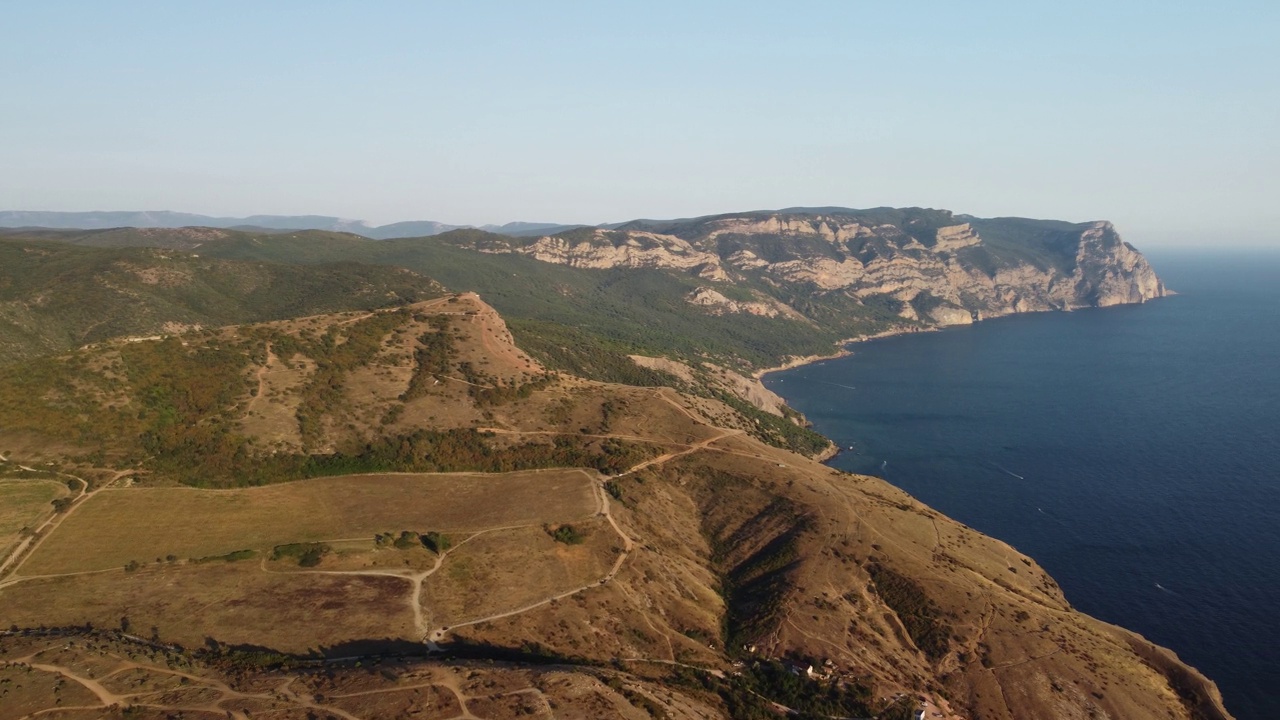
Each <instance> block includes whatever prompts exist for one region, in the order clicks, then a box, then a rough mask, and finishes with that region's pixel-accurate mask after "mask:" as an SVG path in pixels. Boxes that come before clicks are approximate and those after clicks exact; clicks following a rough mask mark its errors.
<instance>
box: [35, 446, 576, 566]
mask: <svg viewBox="0 0 1280 720" xmlns="http://www.w3.org/2000/svg"><path fill="white" fill-rule="evenodd" d="M595 510H596V500H595V496H594V493H593V491H592V480H591V478H590V476H588V475H587V473H585V472H583V471H581V470H545V471H528V472H516V473H505V474H493V475H483V474H465V473H459V474H437V475H418V474H385V475H359V476H343V477H331V478H313V479H310V480H299V481H296V482H291V483H284V484H280V485H272V486H267V487H259V488H245V489H236V490H201V489H193V488H123V489H108V490H104V491H102V492H100V493H98V494H97V495H95V496H94V497H92V498H90V499H89V500H87V501H86V502H85V503H84V505H83V506H82V507H80V508H78V509H77V510H76V512H75V513H73V514H72V515H71V516H70V517H68V518H67V519H66V520H65V521H64V522H63V524H62V526H61V527H59V528H58V531H57V532H56V533H54V534H53V535H51V536H50V537H49V538H48V539H47V540H46V541H45V542H44V543H42V544H41V545H40V546H39V548H38V549H36V551H35V552H34V553H33V554H32V555H31V557H30V559H29V560H28V561H27V562H26V564H24V565H23V566H22V568H21V569H20V571H19V573H20V575H22V576H25V577H31V576H37V575H54V574H61V573H73V572H85V571H94V570H105V569H109V568H120V567H123V566H124V565H125V564H127V563H129V562H131V561H136V562H139V563H151V562H155V561H156V560H157V559H165V558H167V557H168V556H169V555H173V556H176V557H177V558H178V559H183V560H185V559H198V558H204V557H209V556H216V555H223V554H226V553H229V552H233V551H236V550H242V549H254V550H260V551H265V550H270V548H271V547H273V546H275V545H280V544H286V543H297V542H313V541H320V540H340V539H348V538H364V537H367V538H369V539H372V537H373V535H374V534H375V533H379V532H399V531H401V530H414V531H418V532H428V531H440V532H461V531H466V530H482V529H487V528H493V527H501V526H507V525H540V524H542V523H558V522H569V521H573V520H579V519H582V518H584V517H587V516H590V515H591V514H592V513H594V512H595Z"/></svg>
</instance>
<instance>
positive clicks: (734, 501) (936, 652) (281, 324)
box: [0, 295, 1227, 720]
mask: <svg viewBox="0 0 1280 720" xmlns="http://www.w3.org/2000/svg"><path fill="white" fill-rule="evenodd" d="M0 398H2V399H4V403H3V404H2V405H0V442H3V443H4V444H5V446H6V447H7V448H10V449H11V454H10V458H9V462H10V463H22V464H24V465H26V466H27V467H46V468H50V469H51V470H56V471H57V472H60V473H62V475H55V476H54V477H57V478H60V479H62V480H67V479H71V478H87V481H85V482H84V483H83V489H82V486H81V484H80V481H79V480H72V481H71V483H69V484H72V485H75V489H76V490H77V491H79V494H78V495H75V496H74V497H72V498H71V499H70V502H69V505H67V506H64V507H63V509H62V512H61V514H57V515H56V516H55V517H54V518H53V520H51V521H50V522H49V523H48V524H46V525H44V526H39V530H38V531H37V532H35V533H34V534H31V535H28V536H26V537H29V538H31V539H30V540H29V541H28V542H27V544H26V545H25V546H23V545H18V550H17V551H16V553H15V554H12V555H10V559H5V560H0V562H3V563H4V567H2V568H0V572H2V573H5V574H4V576H3V577H0V626H8V625H10V624H16V625H18V626H19V627H36V626H39V625H45V626H59V627H65V626H77V627H83V626H86V625H92V626H93V627H116V626H122V627H125V629H126V630H127V629H128V628H129V627H141V628H147V627H150V628H153V629H152V633H153V634H154V635H156V636H157V637H158V638H159V639H160V640H161V641H163V642H178V643H180V644H182V645H184V646H187V647H195V646H204V647H208V648H213V649H219V648H228V649H234V648H237V647H239V648H242V649H243V650H241V652H252V653H256V654H251V655H245V656H237V655H236V654H235V652H234V651H232V652H228V653H226V654H225V655H223V654H221V651H219V653H217V654H214V655H213V656H212V657H215V658H218V657H227V658H231V659H234V658H236V657H244V658H245V660H244V662H246V664H248V667H249V670H248V672H250V673H252V674H254V676H256V677H258V678H259V682H261V683H264V684H266V685H267V686H269V687H275V686H277V685H278V684H279V683H280V682H283V681H284V679H286V678H288V677H289V673H290V672H291V671H290V670H288V669H287V668H286V667H281V666H284V665H288V664H290V661H289V658H288V657H285V656H286V655H296V656H313V657H314V656H316V655H329V656H331V657H341V656H350V655H352V654H355V651H354V648H361V649H362V652H372V653H374V658H365V660H366V661H367V662H369V664H370V665H371V666H374V667H377V666H378V663H380V662H382V660H381V658H379V654H380V653H395V652H404V651H406V650H416V651H417V652H426V651H427V650H428V649H429V648H431V647H437V646H438V647H440V648H443V649H444V650H446V651H448V652H450V653H456V654H457V655H458V656H460V657H476V658H482V659H490V660H495V659H499V660H504V661H507V662H508V663H509V664H507V665H503V666H502V668H503V670H504V671H512V672H517V671H518V672H524V671H531V670H532V665H531V663H533V662H535V661H539V662H547V661H554V662H555V663H556V668H557V671H559V672H569V673H580V674H582V675H583V676H584V677H589V676H591V674H592V673H595V672H598V671H600V672H605V673H607V676H608V677H613V678H614V679H615V680H616V681H617V682H619V683H622V685H620V686H619V687H632V688H650V689H652V690H656V689H657V688H662V690H661V693H662V698H663V703H662V706H663V707H665V708H667V709H666V710H664V711H663V712H665V713H667V714H669V715H671V716H673V717H681V716H690V717H693V716H701V717H707V716H711V717H734V718H742V717H747V718H754V717H759V718H765V717H769V716H770V713H771V712H774V710H771V709H770V708H771V706H770V704H769V703H770V702H777V703H781V704H782V705H784V706H786V707H789V708H793V709H796V710H799V711H805V712H809V713H811V714H813V715H818V716H828V715H836V716H856V717H867V716H871V715H878V716H880V717H886V718H890V717H895V718H896V717H903V716H905V714H906V713H907V712H909V711H911V710H914V709H915V706H916V705H917V703H916V702H915V701H914V698H916V697H924V698H926V699H927V700H928V701H929V702H930V703H931V707H937V708H940V710H939V711H938V712H945V713H947V717H983V718H1009V719H1011V720H1012V719H1014V718H1027V717H1081V718H1083V717H1109V718H1137V719H1139V720H1143V719H1145V718H1152V719H1155V718H1169V717H1172V718H1225V717H1227V715H1226V713H1225V711H1223V710H1222V709H1221V702H1220V698H1219V697H1218V695H1217V691H1216V688H1214V686H1213V684H1212V683H1211V682H1209V681H1207V680H1205V679H1204V678H1203V677H1202V676H1200V675H1199V674H1198V673H1196V672H1195V671H1194V670H1193V669H1191V668H1189V667H1187V666H1185V665H1183V664H1182V663H1180V662H1178V660H1177V659H1176V658H1175V657H1174V656H1173V655H1172V654H1171V653H1169V652H1168V651H1165V650H1163V649H1160V648H1157V647H1155V646H1152V645H1151V644H1150V643H1148V642H1146V641H1145V640H1143V639H1142V638H1140V637H1138V636H1136V635H1134V634H1132V633H1129V632H1127V631H1124V630H1122V629H1119V628H1115V627H1113V626H1109V625H1106V624H1104V623H1101V622H1098V621H1096V620H1094V619H1092V618H1089V617H1087V616H1084V615H1082V614H1080V613H1078V612H1076V611H1074V610H1073V609H1072V608H1071V607H1070V605H1069V604H1068V603H1067V601H1066V599H1064V598H1063V597H1062V594H1061V592H1060V591H1059V589H1058V588H1057V586H1056V584H1055V583H1054V582H1053V581H1052V579H1051V578H1049V577H1048V576H1047V575H1046V574H1045V573H1044V571H1043V570H1042V569H1041V568H1039V567H1038V566H1037V565H1036V564H1035V562H1034V561H1032V560H1031V559H1029V558H1027V557H1025V556H1023V555H1021V554H1020V553H1018V552H1017V551H1016V550H1014V549H1013V548H1010V547H1009V546H1007V545H1005V544H1004V543H1001V542H998V541H996V540H993V539H991V538H987V537H985V536H983V535H981V534H979V533H977V532H976V531H974V530H972V529H970V528H967V527H964V526H962V525H960V524H958V523H956V522H954V521H952V520H949V519H947V518H945V517H943V516H941V515H939V514H938V513H936V512H935V511H933V510H931V509H930V508H928V507H926V506H923V505H921V504H920V503H918V502H916V501H914V500H912V499H911V498H909V497H908V496H906V495H905V494H904V493H902V492H901V491H899V490H897V489H895V488H893V487H891V486H889V485H888V484H887V483H885V482H884V481H882V480H879V479H876V478H870V477H862V476H853V475H848V474H845V473H841V472H838V471H835V470H832V469H831V468H828V467H825V466H823V465H821V464H819V463H816V462H813V461H810V460H807V459H805V458H803V457H801V456H798V455H795V454H792V453H789V452H787V451H785V450H781V449H778V448H775V447H770V446H768V445H765V444H763V443H761V442H759V441H758V440H756V439H754V438H753V437H751V435H750V434H749V432H748V431H749V430H750V428H751V426H752V424H753V423H752V421H751V419H750V418H748V417H745V416H743V415H741V414H740V413H738V412H737V411H736V410H735V409H734V408H733V407H732V406H730V405H727V404H726V403H724V402H721V401H719V400H717V399H715V398H707V397H696V396H691V395H687V394H682V393H679V392H676V391H674V390H672V389H669V388H641V387H631V386H625V385H617V384H608V383H598V382H591V381H586V380H582V379H579V378H574V377H570V376H566V375H553V374H548V373H546V372H544V369H543V368H542V367H540V366H539V365H538V364H537V363H536V362H535V361H534V360H533V359H532V358H530V357H529V356H527V355H526V354H524V353H523V352H522V351H521V350H520V349H519V348H518V347H515V346H514V345H512V343H511V337H510V335H509V334H508V333H507V330H506V327H505V325H504V323H503V321H502V318H501V317H500V316H499V315H498V314H497V313H496V312H494V310H493V309H492V308H491V307H489V306H487V305H486V304H485V303H483V302H482V301H481V300H480V299H479V298H478V297H476V296H473V295H453V296H447V297H442V298H438V299H436V300H432V301H427V302H423V303H417V304H414V305H411V306H407V307H404V308H398V309H389V310H385V311H380V312H372V313H369V312H360V313H343V314H337V315H329V316H315V317H309V318H302V319H298V320H286V321H278V322H273V323H266V324H260V325H252V326H241V327H227V328H221V329H219V330H217V331H213V332H211V331H202V332H193V333H187V334H184V335H181V336H176V337H172V338H167V339H163V340H154V341H142V342H134V343H127V342H116V343H108V344H104V345H102V346H100V347H95V348H89V349H85V350H82V351H78V352H76V353H73V354H70V355H68V356H65V357H61V358H57V359H54V360H50V361H45V362H42V363H40V364H39V365H38V366H36V365H32V366H31V367H28V368H25V369H24V368H17V367H14V368H9V369H7V371H6V372H4V373H0ZM44 462H53V463H55V464H54V465H53V466H52V467H50V466H46V465H37V463H44ZM5 467H6V468H8V467H12V466H11V465H6V466H5ZM24 472H26V471H24ZM32 474H33V476H40V475H39V473H34V472H33V473H32ZM32 479H37V477H33V478H32ZM178 483H181V484H183V485H186V486H187V487H178V486H176V485H177V484H178ZM259 485H266V486H265V487H260V486H259ZM204 486H212V487H213V488H214V489H201V488H202V487H204ZM193 523H195V524H196V525H197V526H198V527H199V528H200V530H199V532H192V530H191V529H192V527H193ZM14 541H15V542H18V543H21V542H22V540H21V539H19V538H17V537H15V538H14ZM15 558H16V559H15ZM122 618H124V619H122ZM271 653H283V654H285V655H279V654H276V655H273V654H271ZM252 658H258V659H259V661H256V662H255V661H253V660H252ZM271 658H275V659H276V660H275V661H274V662H275V663H276V664H275V666H274V667H275V668H277V669H272V667H273V666H272V664H271V662H272V661H271ZM50 662H53V661H50ZM54 664H57V663H54ZM263 667H266V668H267V669H262V668H263ZM436 667H438V668H440V669H450V668H455V667H464V668H465V666H458V665H451V664H450V663H449V662H447V661H442V662H441V663H440V664H439V665H437V666H436ZM791 667H794V668H796V669H797V672H798V674H794V675H793V674H791V672H790V671H789V669H788V668H791ZM255 668H257V669H255ZM809 668H812V671H809ZM377 675H378V673H374V672H370V673H369V676H370V678H371V680H372V682H374V683H376V684H377V686H378V687H377V688H376V689H378V690H379V691H380V692H381V691H386V690H389V689H391V688H394V687H395V682H396V677H397V673H394V672H393V673H391V674H390V675H389V676H388V675H386V674H383V675H382V679H378V677H377ZM601 677H603V676H601ZM580 690H581V688H580V687H575V686H574V685H573V684H572V683H571V684H562V685H554V686H541V687H540V692H541V693H543V694H545V695H546V697H548V698H549V699H550V701H551V702H552V703H556V704H561V703H565V704H568V705H570V706H572V702H573V699H574V698H575V697H578V695H577V693H578V692H579V691H580ZM635 692H640V690H635ZM897 693H908V699H907V701H906V702H905V704H904V703H898V702H894V701H893V700H892V698H893V697H894V696H895V694H897ZM475 694H479V693H475ZM323 695H325V696H326V697H327V696H330V695H342V693H341V692H340V691H335V690H332V689H327V690H325V691H324V693H323ZM377 697H378V693H370V694H368V695H362V696H360V698H363V699H360V698H347V700H348V701H349V702H353V703H361V702H363V703H370V704H368V705H359V704H357V705H348V706H347V707H348V708H349V709H350V710H351V711H352V712H355V713H356V714H357V716H361V717H364V716H377V715H378V712H379V711H378V710H377V708H378V707H379V706H377V705H376V704H373V703H375V701H376V699H377ZM633 699H634V698H633ZM635 702H636V703H638V704H641V705H643V703H640V701H639V700H638V699H635ZM682 706H683V707H686V708H694V707H696V708H698V712H694V711H692V710H689V711H688V712H687V713H686V712H685V711H681V710H679V709H678V708H679V707H682ZM655 707H656V706H655ZM521 711H522V707H521V708H517V707H511V708H508V709H505V710H504V709H502V708H499V707H494V708H492V709H487V710H486V712H484V713H483V716H486V717H495V718H506V717H516V716H518V713H519V712H521ZM597 712H598V713H599V712H606V711H605V710H603V709H601V710H598V711H597ZM618 712H623V711H621V710H620V711H618ZM255 714H256V710H255ZM587 716H590V714H589V713H588V714H586V715H584V717H587ZM636 717H638V718H639V717H643V715H642V714H641V715H637V716H636Z"/></svg>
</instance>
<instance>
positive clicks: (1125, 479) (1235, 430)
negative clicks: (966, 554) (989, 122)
mask: <svg viewBox="0 0 1280 720" xmlns="http://www.w3.org/2000/svg"><path fill="white" fill-rule="evenodd" d="M1148 255H1149V257H1151V259H1152V262H1153V264H1154V265H1155V267H1156V270H1157V272H1158V273H1159V274H1160V276H1161V277H1162V278H1163V279H1164V280H1165V283H1166V285H1167V286H1169V287H1171V288H1173V289H1174V290H1176V291H1178V292H1179V293H1180V294H1179V295H1178V296H1176V297H1171V298H1167V299H1162V300H1157V301H1153V302H1149V303H1147V304H1144V305H1132V306H1121V307H1114V308H1106V309H1099V310H1083V311H1078V312H1072V313H1037V314H1032V315H1020V316H1015V317H1009V318H1001V319H997V320H990V321H986V322H982V323H978V324H976V325H974V326H971V327H963V328H952V329H947V330H944V331H941V332H936V333H921V334H917V335H907V336H897V337H891V338H884V339H881V340H875V341H870V342H867V343H860V344H856V345H854V346H852V349H853V351H854V354H853V355H852V356H849V357H845V358H840V359H837V360H830V361H826V362H822V363H818V364H814V365H809V366H805V367H801V368H797V369H795V370H790V371H786V372H781V373H776V374H773V375H770V376H768V377H767V378H766V381H765V383H766V385H768V386H769V387H770V388H771V389H772V390H774V391H775V392H777V393H779V394H780V395H782V396H784V397H785V398H786V399H787V400H788V401H789V402H790V403H791V404H792V405H793V406H794V407H795V408H796V409H798V410H800V411H801V412H803V413H805V414H806V415H807V416H808V417H809V419H810V420H811V421H813V423H814V425H815V427H816V429H817V430H819V431H820V432H822V433H823V434H825V435H826V436H828V437H830V438H832V439H834V440H835V441H836V442H838V443H840V445H841V447H842V448H849V447H850V446H852V447H853V450H848V449H845V450H844V451H843V452H842V453H841V454H840V455H839V456H837V457H836V458H834V459H833V460H832V461H831V464H832V465H833V466H835V467H838V468H840V469H842V470H848V471H851V472H859V473H866V474H870V475H878V476H880V477H883V478H885V479H886V480H888V481H889V482H891V483H893V484H895V485H897V486H899V487H901V488H903V489H904V490H906V491H908V492H910V493H911V494H912V495H914V496H915V497H917V498H919V499H920V500H922V501H924V502H926V503H928V504H929V505H931V506H933V507H935V508H937V509H938V510H940V511H942V512H944V513H946V514H947V515H950V516H951V517H953V518H955V519H957V520H959V521H961V522H963V523H965V524H967V525H970V526H971V527H974V528H976V529H978V530H981V531H982V532H985V533H987V534H989V535H992V536H995V537H997V538H1000V539H1001V540H1004V541H1006V542H1008V543H1010V544H1011V545H1013V546H1014V547H1016V548H1018V549H1019V550H1021V551H1023V552H1025V553H1027V554H1028V555H1030V556H1032V557H1034V558H1035V559H1036V560H1037V561H1039V562H1040V564H1041V565H1043V566H1044V567H1045V569H1046V570H1048V571H1049V573H1050V574H1051V575H1053V576H1054V578H1055V579H1057V580H1058V582H1059V584H1060V585H1061V586H1062V588H1063V590H1064V592H1065V593H1066V596H1067V599H1068V600H1069V601H1070V602H1071V603H1072V604H1073V605H1074V606H1075V607H1076V608H1078V609H1080V610H1082V611H1084V612H1086V613H1089V614H1091V615H1093V616H1095V617H1098V618H1101V619H1103V620H1106V621H1108V622H1113V623H1116V624H1118V625H1122V626H1124V627H1127V628H1129V629H1131V630H1135V631H1137V632H1139V633H1141V634H1143V635H1144V636H1146V637H1147V638H1148V639H1150V640H1152V641H1154V642H1157V643H1159V644H1161V645H1164V646H1166V647H1169V648H1172V649H1173V650H1174V651H1176V652H1177V653H1178V655H1179V656H1180V657H1181V658H1182V659H1183V660H1185V661H1187V662H1189V663H1190V664H1192V665H1194V666H1196V667H1197V668H1199V669H1200V670H1202V671H1203V672H1204V673H1205V674H1206V675H1208V676H1209V677H1211V678H1212V679H1213V680H1214V681H1216V682H1217V683H1218V686H1219V687H1220V688H1221V690H1222V692H1223V696H1224V698H1225V701H1226V705H1227V708H1228V710H1230V711H1231V712H1232V713H1233V714H1235V716H1236V717H1237V718H1239V720H1267V719H1270V718H1276V717H1280V254H1276V253H1271V254H1257V255H1217V256H1213V257H1210V256H1207V255H1189V254H1175V253H1169V254H1165V255H1160V254H1156V255H1154V256H1152V255H1151V254H1150V253H1149V254H1148Z"/></svg>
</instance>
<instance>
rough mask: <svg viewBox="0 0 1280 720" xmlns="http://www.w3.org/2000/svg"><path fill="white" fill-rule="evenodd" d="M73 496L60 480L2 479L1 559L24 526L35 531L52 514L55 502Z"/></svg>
mask: <svg viewBox="0 0 1280 720" xmlns="http://www.w3.org/2000/svg"><path fill="white" fill-rule="evenodd" d="M70 494H71V493H70V492H69V491H68V490H67V486H66V484H64V483H61V482H58V481H57V480H9V479H3V478H0V557H3V555H4V553H5V552H6V551H7V550H8V549H9V548H10V547H12V546H13V544H14V543H15V542H17V540H18V532H19V531H21V530H22V528H24V527H29V528H34V527H37V526H38V525H39V524H40V523H42V522H44V520H45V519H46V518H48V517H49V515H51V514H53V506H52V505H50V504H49V503H50V502H52V501H53V500H55V499H57V498H60V497H66V496H68V495H70Z"/></svg>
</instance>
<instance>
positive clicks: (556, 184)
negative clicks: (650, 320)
mask: <svg viewBox="0 0 1280 720" xmlns="http://www.w3.org/2000/svg"><path fill="white" fill-rule="evenodd" d="M0 33H2V35H0V37H2V38H3V42H0V210H60V211H77V210H175V211H183V212H195V213H203V214H209V215H229V216H243V215H251V214H281V215H293V214H320V215H336V216H340V217H346V218H357V219H364V220H366V221H368V222H370V223H372V224H385V223H390V222H397V221H402V220H437V221H441V222H446V223H453V224H484V223H503V222H507V221H512V220H524V221H535V222H563V223H572V222H581V223H592V224H594V223H601V222H614V221H622V220H628V219H633V218H638V217H647V218H668V217H686V216H696V215H706V214H712V213H720V212H731V211H741V210H755V209H771V208H782V207H790V206H798V205H810V206H817V205H840V206H846V207H855V208H864V207H877V206H885V205H891V206H922V207H938V208H947V209H950V210H954V211H956V212H959V213H969V214H973V215H979V216H989V217H990V216H1005V215H1018V216H1026V217H1044V218H1055V219H1063V220H1072V221H1085V220H1097V219H1107V220H1111V221H1113V222H1115V223H1116V225H1117V227H1118V229H1119V230H1120V231H1121V233H1122V235H1123V236H1124V237H1125V238H1126V239H1128V240H1129V241H1130V242H1134V243H1135V244H1138V245H1139V247H1143V246H1169V247H1177V246H1201V245H1203V246H1220V245H1268V246H1271V247H1277V246H1280V40H1278V39H1277V38H1280V3H1278V2H1275V1H1274V0H1268V1H1266V2H1252V1H1236V0H1220V1H1219V2H1208V1H1205V2H1180V1H1179V0H1163V1H1162V2H1126V1H1125V0H1114V1H1112V2H1071V1H1070V0H1060V1H1059V2H1053V3H1049V2H1040V1H1039V0H1032V1H1028V0H1021V1H1020V2H982V1H981V0H977V1H974V2H954V1H951V2H913V1H912V0H902V1H900V2H899V1H895V2H884V1H883V0H881V1H878V2H860V1H857V0H847V1H844V2H835V1H833V2H804V1H793V2H785V3H784V2H769V3H765V2H751V1H749V0H742V1H739V2H710V1H707V2H689V1H686V2H660V1H655V0H649V1H647V2H626V1H619V2H587V1H585V0H584V1H582V2H556V1H554V0H539V1H538V2H532V1H530V2H484V1H482V0H476V1H474V2H456V1H455V2H449V3H437V2H394V1H392V0H382V1H379V2H325V1H323V0H308V1H307V2H289V1H287V0H275V1H273V2H236V1H234V0H222V1H219V2H200V1H198V0H188V1H186V2H181V3H175V2H128V1H127V0H119V1H117V2H110V3H104V2H97V1H93V2H69V1H61V0H41V1H40V2H18V1H16V0H13V1H3V2H0Z"/></svg>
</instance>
